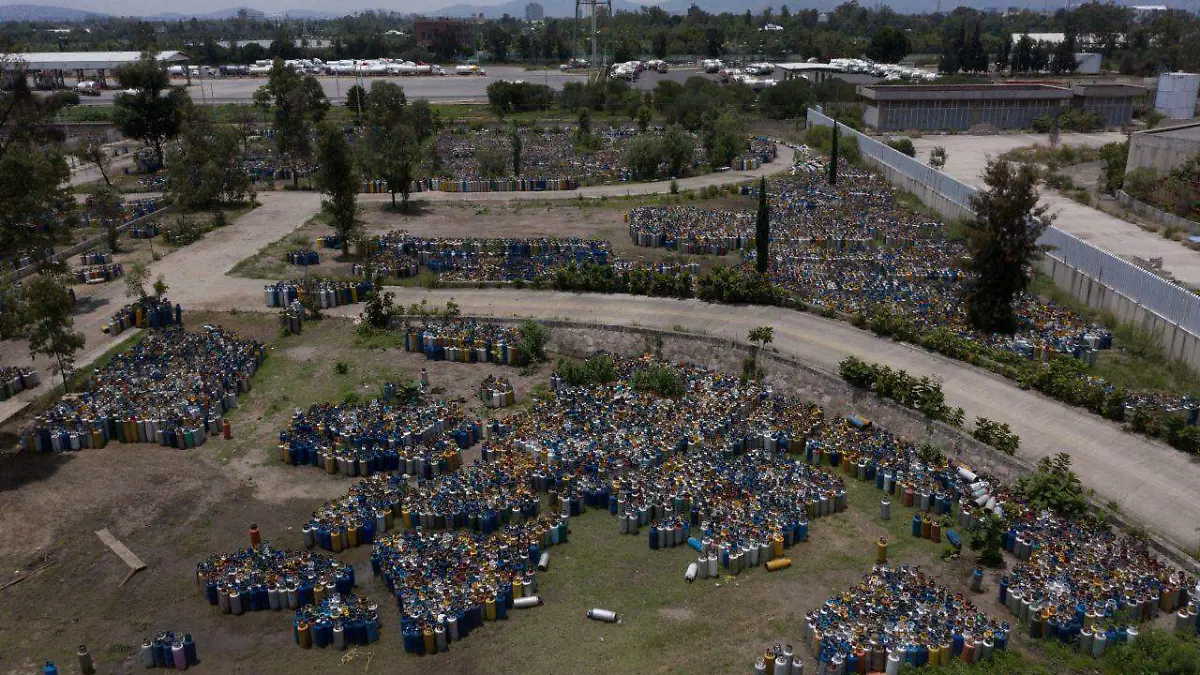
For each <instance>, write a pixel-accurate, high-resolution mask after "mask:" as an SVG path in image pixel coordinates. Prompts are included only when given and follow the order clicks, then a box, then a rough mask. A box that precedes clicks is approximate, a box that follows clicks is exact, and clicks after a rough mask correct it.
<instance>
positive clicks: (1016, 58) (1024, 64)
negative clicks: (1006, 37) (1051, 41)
mask: <svg viewBox="0 0 1200 675" xmlns="http://www.w3.org/2000/svg"><path fill="white" fill-rule="evenodd" d="M1033 52H1034V46H1033V40H1032V39H1030V37H1029V36H1028V35H1022V36H1021V39H1019V40H1017V46H1015V47H1013V50H1012V62H1011V63H1010V65H1011V67H1012V72H1013V73H1028V72H1030V71H1032V70H1034V61H1035V57H1034V53H1033Z"/></svg>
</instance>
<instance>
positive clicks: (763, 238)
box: [750, 176, 771, 340]
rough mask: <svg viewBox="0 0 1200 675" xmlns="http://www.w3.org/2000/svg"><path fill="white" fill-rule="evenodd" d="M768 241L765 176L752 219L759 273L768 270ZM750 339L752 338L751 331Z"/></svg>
mask: <svg viewBox="0 0 1200 675" xmlns="http://www.w3.org/2000/svg"><path fill="white" fill-rule="evenodd" d="M770 241H771V211H770V208H769V207H768V206H767V177H766V176H763V177H762V178H760V179H759V181H758V213H757V214H756V215H755V220H754V251H755V260H754V264H755V267H756V269H758V273H759V274H766V273H767V272H768V271H769V270H770V267H771V265H770V262H771V258H770V251H769V247H770ZM751 334H752V335H751V338H750V339H751V340H753V339H754V337H753V331H751Z"/></svg>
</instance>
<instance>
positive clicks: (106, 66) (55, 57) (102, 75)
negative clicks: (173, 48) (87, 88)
mask: <svg viewBox="0 0 1200 675" xmlns="http://www.w3.org/2000/svg"><path fill="white" fill-rule="evenodd" d="M141 57H142V54H141V52H25V53H12V54H0V63H2V64H3V67H4V70H5V71H6V72H8V73H14V72H20V71H24V72H25V73H26V74H27V75H31V76H33V77H34V78H35V79H36V80H37V84H38V86H40V87H43V88H54V87H65V86H66V79H65V75H66V73H74V74H75V76H76V77H77V78H78V79H79V80H81V81H82V80H83V79H85V77H87V76H90V75H94V76H95V79H96V80H98V81H99V82H100V83H101V84H102V85H107V82H106V78H107V75H108V74H109V73H111V72H112V71H113V70H115V69H116V68H117V67H119V66H123V65H125V64H129V63H133V62H135V61H137V60H138V59H140V58H141ZM155 58H156V59H158V62H159V63H161V64H163V67H164V68H165V67H167V66H169V65H174V64H180V63H186V62H187V60H188V58H187V56H185V55H184V54H183V53H182V52H159V53H158V54H157V55H155Z"/></svg>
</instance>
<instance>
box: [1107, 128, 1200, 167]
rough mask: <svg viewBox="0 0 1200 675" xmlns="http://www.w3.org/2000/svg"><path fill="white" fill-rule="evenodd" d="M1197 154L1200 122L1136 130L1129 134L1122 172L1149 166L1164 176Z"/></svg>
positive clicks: (1199, 140)
mask: <svg viewBox="0 0 1200 675" xmlns="http://www.w3.org/2000/svg"><path fill="white" fill-rule="evenodd" d="M1197 155H1200V122H1192V123H1190V124H1182V125H1179V126H1174V127H1164V128H1162V129H1149V130H1147V131H1139V132H1138V133H1136V134H1133V135H1132V136H1130V137H1129V157H1128V160H1127V161H1126V163H1125V171H1126V172H1130V171H1133V170H1134V169H1141V168H1150V169H1154V170H1155V171H1157V172H1158V175H1160V176H1163V175H1166V174H1168V173H1170V172H1171V170H1172V169H1174V168H1175V167H1177V166H1179V165H1180V164H1183V163H1184V162H1186V161H1188V160H1190V159H1192V158H1193V157H1196V156H1197Z"/></svg>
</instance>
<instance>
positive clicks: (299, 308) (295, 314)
mask: <svg viewBox="0 0 1200 675" xmlns="http://www.w3.org/2000/svg"><path fill="white" fill-rule="evenodd" d="M279 330H281V331H283V334H284V335H299V334H300V333H302V332H304V306H303V305H301V304H300V303H299V302H293V303H292V304H290V305H288V306H287V307H285V308H284V310H283V311H282V312H280V313H279Z"/></svg>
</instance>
